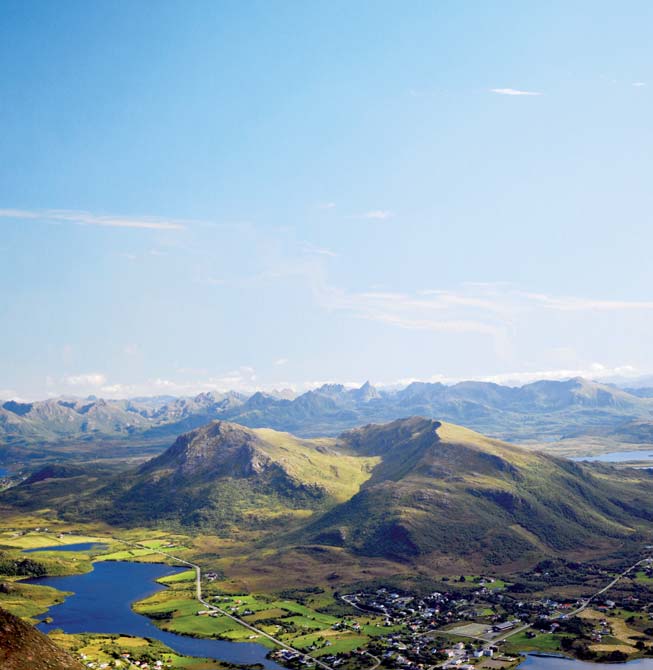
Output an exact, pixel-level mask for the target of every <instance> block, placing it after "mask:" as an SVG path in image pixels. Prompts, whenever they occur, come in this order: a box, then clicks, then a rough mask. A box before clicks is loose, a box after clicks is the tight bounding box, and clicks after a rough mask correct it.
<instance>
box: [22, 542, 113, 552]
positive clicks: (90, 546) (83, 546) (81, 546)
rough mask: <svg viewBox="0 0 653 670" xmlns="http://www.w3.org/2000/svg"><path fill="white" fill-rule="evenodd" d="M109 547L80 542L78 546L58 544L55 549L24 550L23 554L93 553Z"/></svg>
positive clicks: (95, 543) (36, 548)
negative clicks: (55, 552)
mask: <svg viewBox="0 0 653 670" xmlns="http://www.w3.org/2000/svg"><path fill="white" fill-rule="evenodd" d="M106 548H107V545H106V544H103V543H102V542H78V543H77V544H57V545H55V546H54V547H35V548H34V549H23V553H25V554H32V553H34V552H35V551H91V550H92V549H97V550H100V551H101V550H102V549H106Z"/></svg>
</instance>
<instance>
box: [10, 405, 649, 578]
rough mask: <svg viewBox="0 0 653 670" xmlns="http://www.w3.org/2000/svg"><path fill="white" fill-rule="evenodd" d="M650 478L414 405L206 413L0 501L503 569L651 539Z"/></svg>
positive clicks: (433, 563) (68, 514) (361, 553)
mask: <svg viewBox="0 0 653 670" xmlns="http://www.w3.org/2000/svg"><path fill="white" fill-rule="evenodd" d="M652 483H653V475H652V474H651V473H650V472H648V471H644V470H643V471H626V470H615V469H612V468H609V467H607V466H602V465H597V464H580V463H574V462H572V461H568V460H565V459H560V458H556V457H553V456H549V455H547V454H544V453H542V452H536V451H530V450H526V449H523V448H521V447H517V446H515V445H511V444H507V443H505V442H500V441H498V440H494V439H490V438H487V437H485V436H483V435H480V434H478V433H476V432H473V431H470V430H468V429H465V428H461V427H459V426H455V425H453V424H449V423H443V422H439V421H434V420H431V419H424V418H420V417H412V418H408V419H402V420H398V421H394V422H391V423H389V424H384V425H369V426H365V427H363V428H358V429H354V430H351V431H347V432H345V433H343V434H342V435H340V436H339V437H337V438H314V439H301V438H298V437H295V436H293V435H290V434H288V433H281V432H277V431H274V430H270V429H254V430H252V429H249V428H245V427H243V426H239V425H236V424H232V423H229V422H224V421H214V422H211V423H209V424H207V425H206V426H203V427H201V428H198V429H195V430H194V431H191V432H189V433H186V434H184V435H182V436H180V437H179V438H178V439H177V440H176V441H175V442H174V444H173V445H172V446H171V447H170V448H169V449H167V450H166V451H165V452H164V453H162V454H161V455H160V456H158V457H157V458H155V459H153V460H151V461H149V462H147V463H145V464H143V465H141V466H139V467H137V468H134V469H132V470H128V471H126V472H124V473H122V474H121V475H119V476H115V475H105V476H101V477H98V476H97V475H89V474H84V473H83V471H81V470H75V469H72V470H68V471H66V470H63V469H56V468H55V469H49V470H48V469H46V470H44V471H42V472H41V473H35V474H34V475H33V476H32V477H30V478H29V479H27V480H25V481H24V482H23V483H21V484H20V485H18V486H15V487H13V488H10V489H8V490H7V491H6V492H5V493H3V494H1V495H0V502H1V503H2V504H6V505H13V506H17V507H20V508H22V509H40V508H41V507H43V506H45V505H47V507H48V508H51V509H55V510H57V511H58V513H59V514H60V515H62V516H63V517H64V518H65V519H67V520H69V521H83V520H93V521H97V520H103V521H107V522H109V523H111V524H113V525H120V526H144V525H145V526H148V525H150V526H167V527H171V528H185V529H194V530H195V531H202V532H207V533H209V534H217V535H220V536H223V537H224V536H226V537H229V536H231V537H240V538H243V537H246V536H247V533H255V538H256V542H257V546H258V547H259V549H261V551H258V550H257V553H263V554H265V555H266V556H268V558H269V556H270V554H269V552H284V551H290V550H296V549H297V548H298V547H299V548H302V547H303V548H310V547H313V548H316V547H318V548H320V547H321V548H323V549H320V551H336V552H337V551H341V552H343V551H344V552H346V553H347V554H348V555H349V556H352V557H356V556H357V557H367V558H368V559H369V558H380V559H383V560H389V561H394V562H406V561H411V562H416V563H419V564H420V565H423V566H426V569H438V565H439V566H442V564H443V562H448V561H452V562H458V563H460V562H461V561H462V562H468V563H473V562H476V563H477V564H479V563H480V564H483V565H484V566H503V567H504V568H505V567H507V566H510V565H513V564H517V563H523V562H524V561H527V562H528V561H529V560H532V561H535V560H538V559H539V558H541V557H542V556H556V555H563V554H564V555H565V556H573V555H575V554H579V553H581V552H582V553H583V554H584V555H585V556H587V555H605V554H606V553H609V552H612V551H615V550H617V549H618V548H621V549H624V547H626V546H633V547H634V546H637V547H640V546H641V545H642V544H643V543H650V541H651V538H652V537H653V486H651V484H652ZM262 548H265V551H264V552H263V551H262ZM429 566H430V567H429Z"/></svg>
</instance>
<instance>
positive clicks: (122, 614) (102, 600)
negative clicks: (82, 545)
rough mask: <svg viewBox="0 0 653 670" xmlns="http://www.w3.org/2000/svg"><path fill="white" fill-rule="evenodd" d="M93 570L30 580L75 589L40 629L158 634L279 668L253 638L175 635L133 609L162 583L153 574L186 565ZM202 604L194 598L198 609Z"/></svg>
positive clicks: (191, 649)
mask: <svg viewBox="0 0 653 670" xmlns="http://www.w3.org/2000/svg"><path fill="white" fill-rule="evenodd" d="M93 567H94V569H93V571H92V572H87V573H86V574H83V575H71V576H68V577H39V578H36V579H29V580H26V581H27V583H29V584H37V585H39V586H52V587H54V588H55V589H59V590H61V591H72V592H73V595H72V596H69V597H68V598H66V600H65V601H64V602H62V603H60V604H58V605H53V606H52V607H51V608H50V609H49V610H48V611H47V613H46V614H44V615H43V616H44V617H45V616H48V617H51V618H52V622H51V623H41V624H39V626H38V628H39V629H40V630H42V631H44V632H47V631H49V630H52V629H54V628H61V629H63V631H64V632H66V633H121V634H124V635H134V636H138V637H150V638H154V639H157V640H160V641H161V642H163V643H164V644H166V645H168V647H170V648H171V649H173V650H174V651H176V652H178V653H180V654H184V655H186V656H201V657H204V658H215V659H219V660H221V661H228V662H230V663H239V664H248V665H251V664H254V663H260V664H262V665H263V666H264V667H265V668H269V669H275V670H277V669H279V670H280V669H281V666H279V665H277V664H276V663H274V662H273V661H270V660H268V659H267V658H265V655H266V654H267V652H268V650H267V649H266V648H265V647H264V646H262V645H260V644H256V643H254V642H229V641H227V640H211V639H202V638H194V637H190V636H187V635H177V634H176V633H169V632H166V631H163V630H161V629H160V628H157V627H156V626H155V625H154V624H153V623H152V622H151V621H150V619H148V618H147V617H146V616H143V615H142V614H137V613H136V612H134V611H133V610H132V609H131V607H130V605H131V603H133V602H134V601H136V600H141V599H143V598H146V597H147V596H149V595H152V594H153V593H155V592H157V591H160V590H162V589H164V588H165V587H164V586H162V585H160V584H156V583H155V582H154V580H155V579H158V578H159V577H164V576H166V575H173V574H175V573H177V572H181V571H182V570H186V569H187V568H172V567H170V566H168V565H162V564H160V563H133V562H132V563H130V562H126V561H124V562H123V561H120V562H117V561H107V562H106V563H95V564H94V566H93ZM200 607H201V605H199V603H198V609H199V608H200Z"/></svg>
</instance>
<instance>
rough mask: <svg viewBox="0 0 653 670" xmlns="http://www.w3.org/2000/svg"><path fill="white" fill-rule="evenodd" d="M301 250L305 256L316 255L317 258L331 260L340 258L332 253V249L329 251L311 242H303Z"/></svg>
mask: <svg viewBox="0 0 653 670" xmlns="http://www.w3.org/2000/svg"><path fill="white" fill-rule="evenodd" d="M301 250H302V251H303V252H304V253H305V254H315V255H317V256H330V257H331V258H337V256H338V254H337V253H336V252H335V251H331V249H327V248H326V247H318V246H316V245H314V244H311V243H310V242H303V243H302V244H301Z"/></svg>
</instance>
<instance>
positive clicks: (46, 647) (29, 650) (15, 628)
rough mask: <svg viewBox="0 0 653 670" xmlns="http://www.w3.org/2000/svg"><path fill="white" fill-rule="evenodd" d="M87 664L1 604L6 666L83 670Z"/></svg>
mask: <svg viewBox="0 0 653 670" xmlns="http://www.w3.org/2000/svg"><path fill="white" fill-rule="evenodd" d="M83 667H84V666H83V665H82V664H81V663H79V662H78V661H76V660H75V659H74V658H73V657H72V656H71V655H70V654H68V653H67V652H65V651H64V650H63V649H60V648H59V647H57V646H56V645H55V644H54V642H52V641H51V640H50V638H49V637H48V636H47V635H44V634H43V633H41V632H40V631H38V630H36V628H34V626H31V625H30V624H28V623H26V622H25V621H22V620H21V619H19V618H18V617H16V616H14V615H13V614H10V613H9V612H7V611H6V610H3V609H2V608H0V668H2V670H82V668H83Z"/></svg>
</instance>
